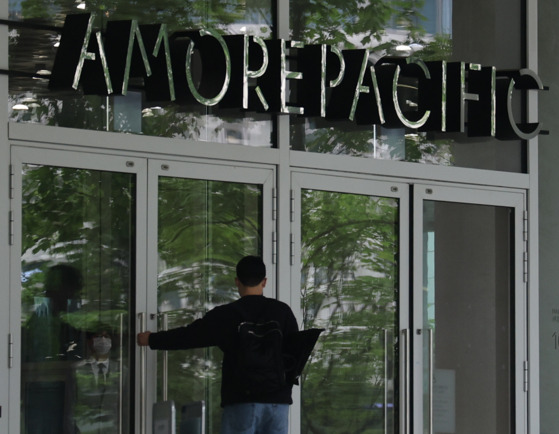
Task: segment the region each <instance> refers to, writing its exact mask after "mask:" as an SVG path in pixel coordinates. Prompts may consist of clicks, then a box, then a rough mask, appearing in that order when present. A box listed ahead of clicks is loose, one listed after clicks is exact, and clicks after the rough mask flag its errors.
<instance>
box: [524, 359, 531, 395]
mask: <svg viewBox="0 0 559 434" xmlns="http://www.w3.org/2000/svg"><path fill="white" fill-rule="evenodd" d="M529 374H530V369H529V367H528V361H527V360H525V361H524V392H528V384H529V379H528V377H529Z"/></svg>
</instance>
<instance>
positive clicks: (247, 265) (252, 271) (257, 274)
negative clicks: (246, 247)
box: [237, 256, 266, 286]
mask: <svg viewBox="0 0 559 434" xmlns="http://www.w3.org/2000/svg"><path fill="white" fill-rule="evenodd" d="M265 277H266V265H265V264H264V261H262V258H260V257H258V256H245V257H244V258H243V259H241V260H240V261H239V262H238V263H237V278H238V279H239V280H240V281H241V283H242V284H243V285H245V286H256V285H258V284H259V283H260V282H262V281H263V280H264V278H265Z"/></svg>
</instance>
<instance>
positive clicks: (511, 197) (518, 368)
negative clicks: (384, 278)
mask: <svg viewBox="0 0 559 434" xmlns="http://www.w3.org/2000/svg"><path fill="white" fill-rule="evenodd" d="M412 196H413V198H412V201H413V218H412V220H413V221H412V224H413V228H412V230H413V233H414V236H413V246H412V249H413V252H412V253H413V259H412V261H413V276H412V281H413V287H412V291H413V296H412V297H413V299H414V301H415V303H414V305H413V313H412V314H413V322H412V329H411V331H410V335H411V336H412V340H413V346H412V351H413V354H414V356H413V364H412V369H413V372H412V375H413V392H412V393H413V400H412V402H413V409H412V411H413V421H414V423H413V429H412V432H418V433H419V432H424V420H423V415H424V414H425V413H424V409H423V395H422V394H423V387H424V384H423V375H422V373H423V370H424V366H423V363H424V354H423V353H424V350H423V336H422V333H421V331H422V328H423V310H422V309H423V306H422V297H421V294H422V292H423V202H424V201H427V200H428V201H441V202H453V203H465V204H472V205H489V206H495V207H507V208H511V209H513V210H514V216H513V221H514V228H513V230H514V232H513V235H512V237H513V239H512V240H511V241H513V248H514V259H513V262H514V288H515V293H514V300H513V301H514V306H515V307H514V318H513V324H511V327H512V329H513V330H514V343H515V351H514V360H512V361H511V362H512V363H513V367H514V380H515V381H514V385H513V386H514V389H513V396H514V398H515V402H514V404H513V408H512V409H511V411H512V414H513V415H514V418H515V420H514V425H515V432H518V433H524V432H528V418H527V416H528V414H527V413H528V393H527V392H528V360H529V358H528V333H527V328H528V294H527V281H526V277H527V276H526V275H527V271H526V270H527V268H525V267H527V253H526V252H527V240H526V238H525V235H526V228H525V225H526V219H525V215H526V211H525V209H526V198H525V194H524V192H522V191H511V190H496V189H482V188H473V187H464V186H460V187H458V186H443V185H436V184H419V183H418V184H414V186H413V193H412ZM427 414H429V417H430V420H431V422H430V423H429V426H430V427H431V429H432V427H433V424H432V417H433V415H432V409H428V411H427ZM427 434H432V432H427Z"/></svg>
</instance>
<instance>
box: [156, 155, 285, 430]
mask: <svg viewBox="0 0 559 434" xmlns="http://www.w3.org/2000/svg"><path fill="white" fill-rule="evenodd" d="M149 167H150V169H149V176H150V178H149V179H150V182H149V197H150V203H153V204H154V206H152V207H150V208H149V211H148V212H149V221H150V226H149V228H150V234H149V237H150V243H149V246H150V249H151V248H153V249H152V250H150V252H149V256H150V261H149V267H150V271H149V275H150V276H151V278H152V279H153V281H150V285H149V286H150V287H154V288H155V287H156V288H157V292H155V291H154V292H153V297H151V298H150V299H149V305H150V310H149V312H150V317H153V318H156V319H157V324H156V325H155V324H154V327H157V329H159V330H162V329H168V328H174V327H178V326H183V325H186V324H189V323H190V322H192V321H193V320H195V319H197V318H200V317H201V316H202V315H204V314H205V313H206V312H207V311H208V310H210V309H211V308H213V307H215V306H217V305H221V304H224V303H228V302H231V301H233V300H235V299H237V298H238V293H237V290H236V287H235V284H234V279H235V265H236V263H237V261H238V260H239V259H240V258H241V257H243V256H245V255H260V256H262V257H263V258H264V260H265V262H266V264H267V265H268V267H267V269H268V277H269V279H268V281H269V285H268V286H267V287H266V290H267V291H268V293H267V295H268V296H273V295H275V284H274V281H275V270H274V268H275V267H274V266H273V263H274V261H275V243H274V235H273V233H274V225H273V216H272V208H273V197H274V196H273V188H274V182H273V180H274V172H273V171H272V170H269V169H261V168H257V167H242V166H235V167H232V166H219V165H215V164H201V163H196V164H193V163H180V162H167V161H150V164H149ZM155 204H156V205H157V206H155ZM151 295H152V294H150V296H151ZM152 313H153V314H154V315H152ZM151 355H153V354H150V356H151ZM155 357H156V360H152V361H151V363H156V364H157V370H156V371H157V378H156V379H155V378H153V381H155V380H156V381H157V383H156V385H154V384H153V381H152V379H150V380H149V381H152V384H150V385H149V386H148V387H154V388H155V393H154V394H152V393H148V396H157V402H156V403H155V406H154V407H153V408H154V414H153V424H155V425H154V426H156V425H157V424H162V425H165V424H167V422H166V421H165V417H163V418H162V419H161V420H159V417H160V415H159V414H158V412H157V409H158V408H159V407H160V406H163V407H165V405H166V404H167V408H169V406H170V405H172V406H173V407H172V408H174V410H173V411H174V421H172V422H171V423H172V424H174V426H175V431H174V432H177V433H189V432H203V429H202V426H203V427H204V428H205V431H204V432H207V433H217V432H219V430H220V417H221V412H220V384H221V352H220V350H219V349H217V348H206V349H196V350H189V351H169V352H158V353H157V354H156V355H155ZM149 372H155V370H152V369H149ZM167 414H169V412H168V411H167ZM148 426H149V425H148Z"/></svg>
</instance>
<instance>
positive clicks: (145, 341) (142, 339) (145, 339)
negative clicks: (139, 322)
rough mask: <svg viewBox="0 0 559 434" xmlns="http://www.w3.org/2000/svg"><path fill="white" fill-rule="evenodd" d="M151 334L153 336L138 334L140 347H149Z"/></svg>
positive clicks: (144, 333)
mask: <svg viewBox="0 0 559 434" xmlns="http://www.w3.org/2000/svg"><path fill="white" fill-rule="evenodd" d="M150 334H151V332H142V333H138V336H137V338H136V341H137V342H138V345H140V346H141V347H145V346H147V345H149V335H150Z"/></svg>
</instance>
